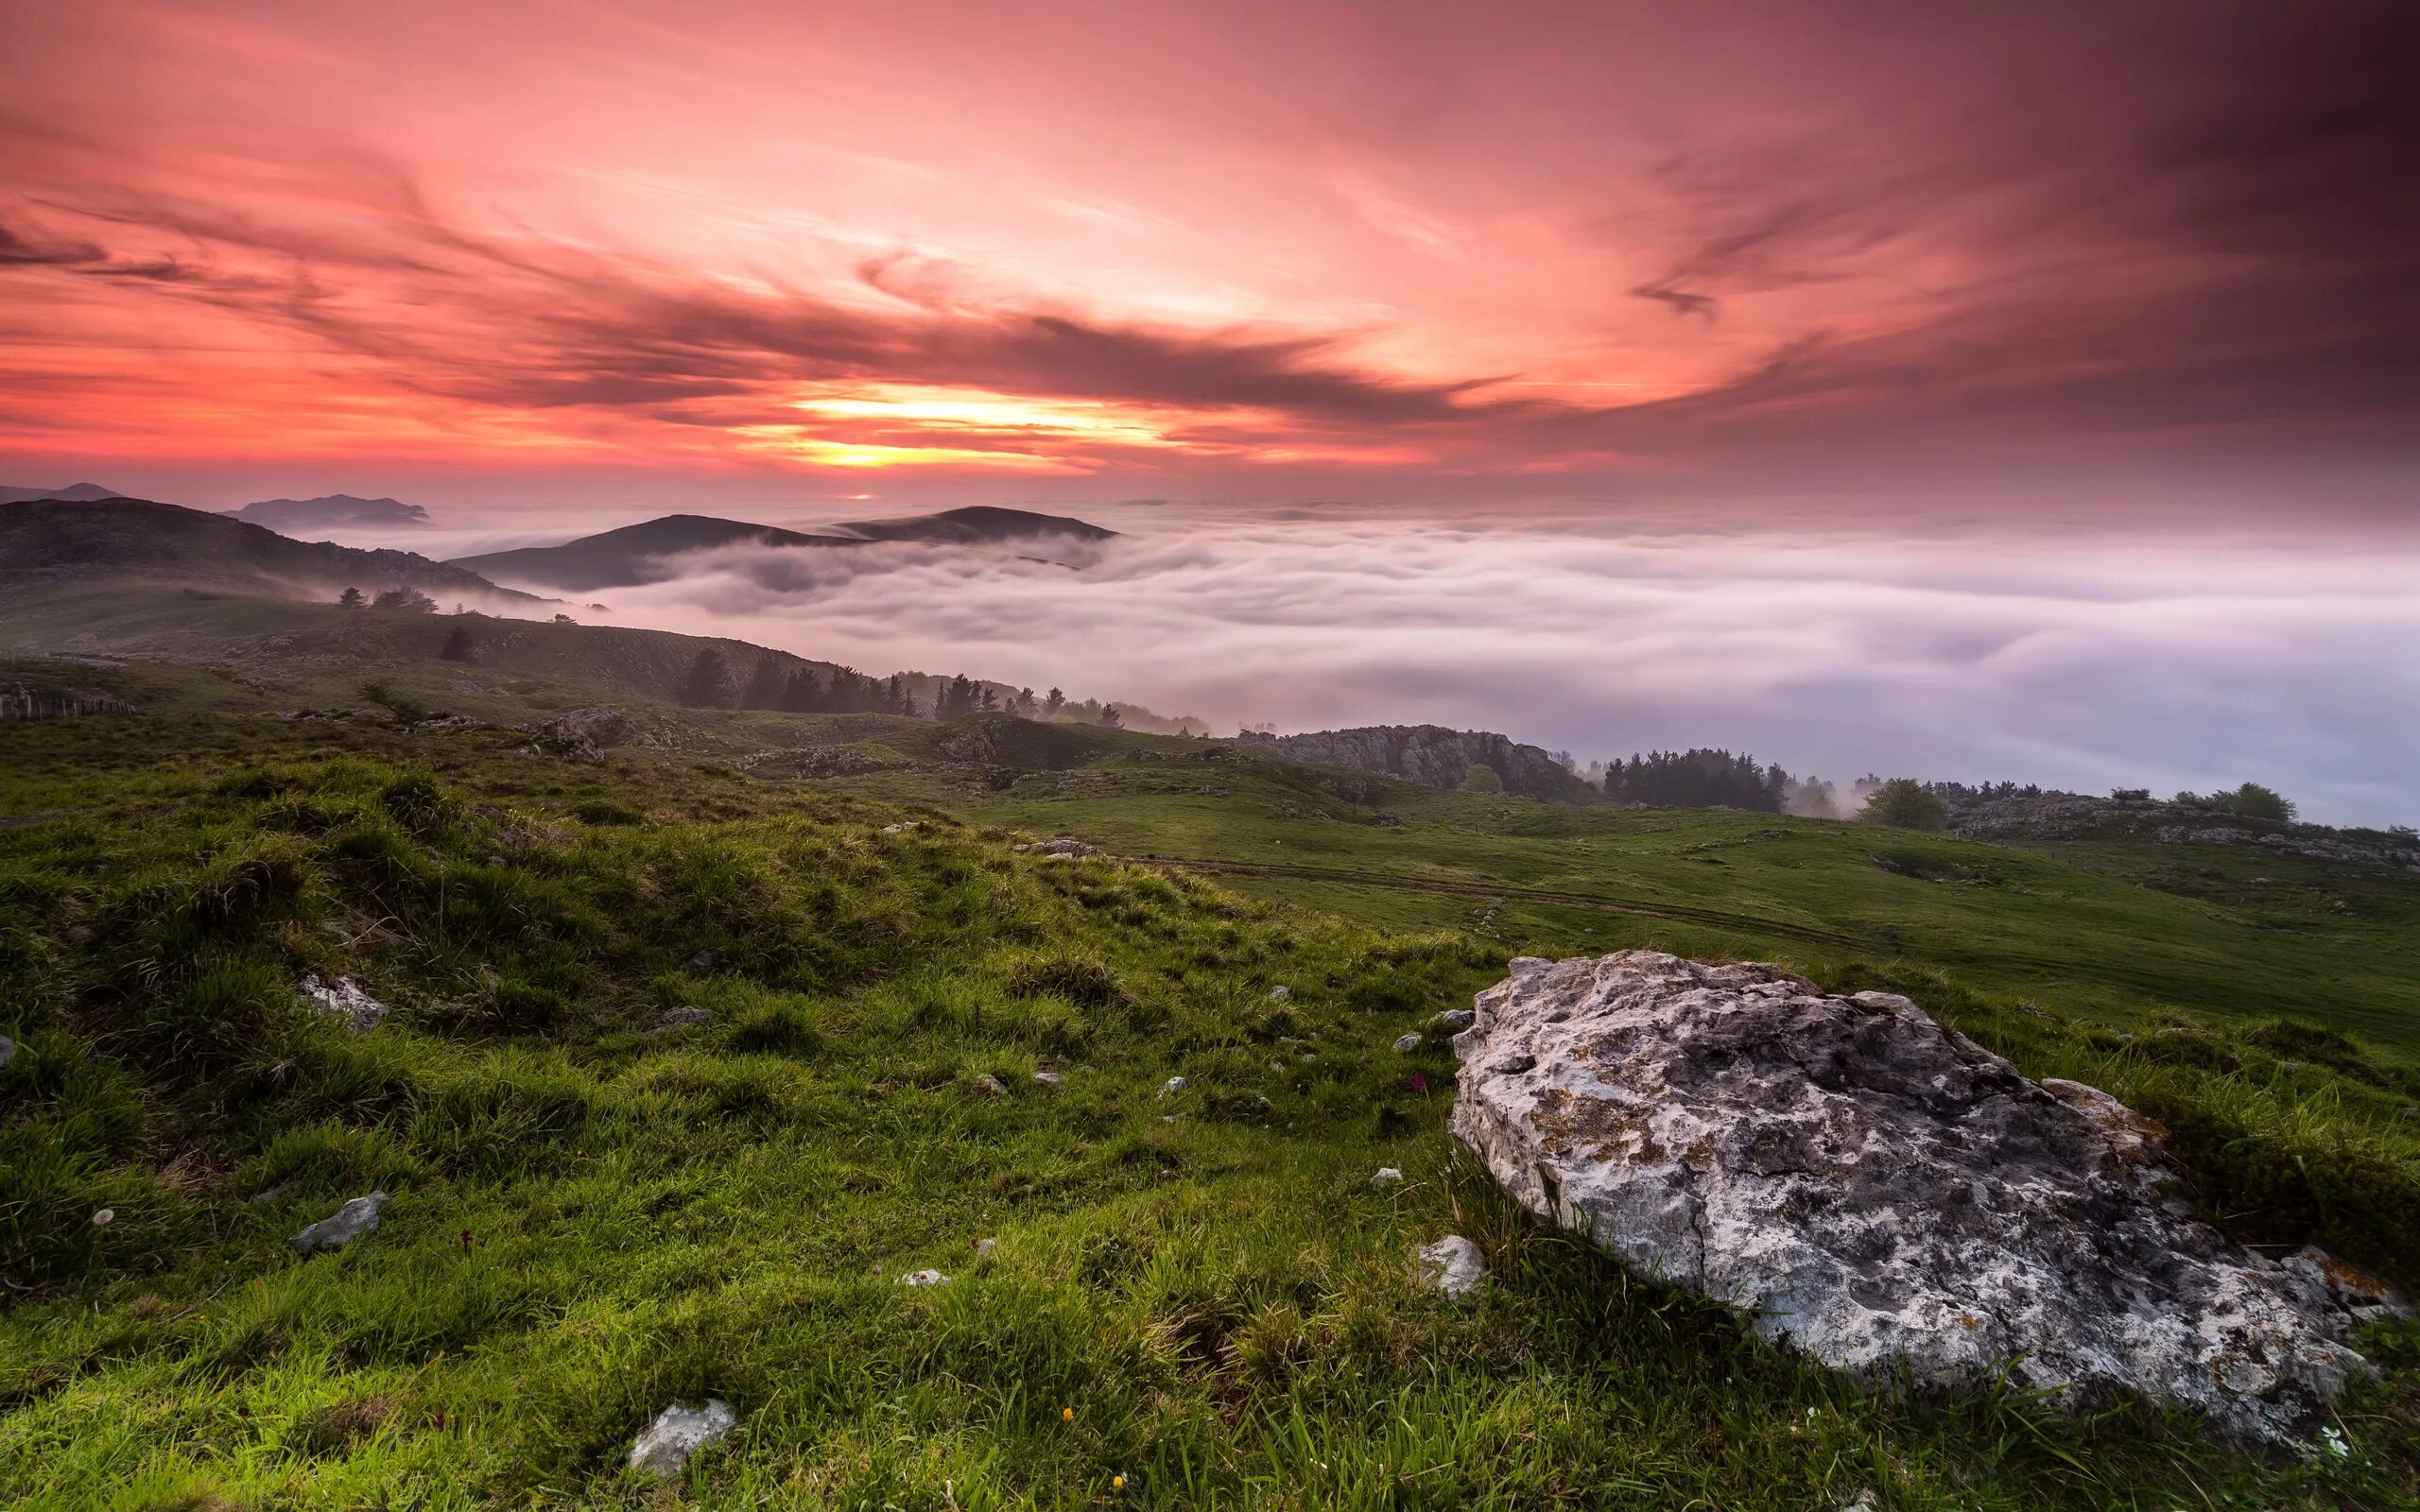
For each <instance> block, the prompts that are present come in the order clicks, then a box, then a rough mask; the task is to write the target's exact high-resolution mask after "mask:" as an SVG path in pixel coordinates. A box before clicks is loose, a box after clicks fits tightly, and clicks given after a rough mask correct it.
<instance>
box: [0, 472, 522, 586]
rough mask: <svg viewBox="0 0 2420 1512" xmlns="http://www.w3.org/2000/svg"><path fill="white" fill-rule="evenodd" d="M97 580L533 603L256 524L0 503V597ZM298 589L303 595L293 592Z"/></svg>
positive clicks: (434, 565)
mask: <svg viewBox="0 0 2420 1512" xmlns="http://www.w3.org/2000/svg"><path fill="white" fill-rule="evenodd" d="M107 577H173V578H176V579H178V580H180V581H182V582H185V583H186V584H188V585H190V586H197V587H214V588H228V587H234V588H244V589H251V590H259V589H262V588H268V589H269V590H270V591H271V593H272V596H276V597H287V598H292V597H307V596H317V595H328V596H333V595H334V594H335V593H337V592H339V591H341V590H343V589H346V588H359V589H361V590H363V591H364V592H365V593H366V592H372V591H374V590H377V589H381V588H413V589H418V590H420V591H421V592H423V593H446V594H491V595H493V596H495V597H497V598H500V599H504V600H507V601H510V602H514V603H521V604H528V605H536V604H540V603H543V602H544V600H543V599H541V598H539V597H538V596H537V595H535V594H531V593H521V592H519V591H517V590H514V589H509V588H500V587H498V586H496V585H495V584H494V583H492V582H490V581H489V580H488V579H486V578H485V577H482V576H479V575H478V574H476V573H475V572H471V571H469V570H467V569H465V568H461V567H457V566H454V565H452V564H450V563H447V562H441V561H432V560H430V559H429V558H426V557H423V556H421V555H419V554H418V553H416V552H408V551H397V550H394V549H392V548H389V547H379V548H369V547H360V546H339V545H337V544H335V543H334V542H331V541H296V540H294V539H293V538H292V537H290V536H284V535H280V534H278V533H277V532H276V531H274V530H271V529H269V528H268V526H266V525H259V524H252V523H251V522H250V521H246V520H238V519H236V518H234V517H233V515H224V514H214V513H212V512H211V511H209V510H207V509H188V508H186V507H183V506H182V505H176V504H162V503H160V502H158V501H156V500H152V499H126V498H112V499H108V500H101V501H95V502H94V503H92V504H84V503H78V502H76V501H72V500H47V499H45V500H20V501H17V502H14V503H7V504H0V592H6V591H7V590H9V588H12V587H19V586H24V585H29V584H43V583H52V582H59V581H68V580H85V579H94V578H107ZM302 589H307V590H308V591H309V592H308V593H297V592H295V591H296V590H302Z"/></svg>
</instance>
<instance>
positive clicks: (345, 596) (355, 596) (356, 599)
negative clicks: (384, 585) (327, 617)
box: [337, 588, 361, 609]
mask: <svg viewBox="0 0 2420 1512" xmlns="http://www.w3.org/2000/svg"><path fill="white" fill-rule="evenodd" d="M337 603H339V604H342V605H343V606H344V607H345V608H347V609H359V608H360V607H361V590H360V589H358V588H348V589H346V590H345V591H344V592H343V593H338V594H337Z"/></svg>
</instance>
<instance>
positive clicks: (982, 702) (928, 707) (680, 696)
mask: <svg viewBox="0 0 2420 1512" xmlns="http://www.w3.org/2000/svg"><path fill="white" fill-rule="evenodd" d="M916 682H917V679H914V678H911V677H909V676H908V674H906V673H904V672H894V673H892V674H891V675H890V677H888V678H877V677H871V676H869V675H867V674H865V673H862V672H859V671H858V670H857V669H856V668H855V667H846V666H843V667H834V668H833V669H832V672H831V675H830V676H829V677H824V676H821V675H819V674H818V673H817V671H816V670H815V668H814V667H812V666H809V665H807V664H806V663H804V662H795V661H793V660H791V659H789V658H787V657H781V656H771V655H768V656H760V657H758V658H757V659H756V664H755V666H754V668H753V669H752V671H751V673H750V675H749V679H748V681H747V683H746V685H745V686H742V685H741V684H740V683H739V681H738V679H736V678H735V676H734V675H733V672H732V666H731V660H730V659H729V658H728V657H726V656H724V655H723V653H722V649H721V647H719V646H712V645H709V646H704V647H702V648H700V650H699V652H698V654H697V655H696V656H695V657H693V658H691V659H690V661H689V664H688V666H687V667H686V669H684V670H683V672H682V674H681V677H680V679H679V680H678V681H677V682H676V683H675V685H674V687H673V694H672V696H673V697H674V698H675V699H676V700H678V701H679V702H681V703H683V704H686V705H687V706H689V707H690V708H692V709H757V710H764V711H766V712H769V713H791V714H858V713H871V714H904V715H908V716H911V717H914V716H922V717H926V718H932V719H961V718H964V717H965V716H966V715H968V714H977V713H1007V714H1014V715H1016V716H1017V717H1018V718H1020V719H1069V720H1080V721H1081V722H1083V723H1086V724H1096V725H1106V726H1110V727H1113V728H1114V727H1115V726H1116V725H1117V724H1118V723H1119V720H1120V718H1121V715H1120V713H1119V711H1118V707H1117V705H1115V704H1114V703H1110V704H1105V703H1101V702H1100V701H1098V699H1093V698H1085V699H1081V700H1070V699H1069V698H1068V696H1066V695H1065V694H1064V693H1062V692H1060V691H1059V690H1058V689H1057V688H1052V689H1051V690H1050V691H1049V692H1047V693H1044V694H1039V695H1037V694H1036V693H1035V692H1034V691H1033V690H1032V689H1031V688H1019V689H1017V690H1016V691H1015V692H1013V693H1008V694H1003V693H1002V691H1001V690H1000V689H999V688H998V687H996V686H994V685H993V684H990V683H984V682H978V681H977V680H976V679H973V678H970V677H967V676H966V675H965V674H963V673H960V674H959V675H958V676H956V677H953V678H948V679H941V680H940V685H939V687H938V688H937V689H936V690H935V692H934V695H933V696H931V697H929V698H920V697H918V696H917V694H916Z"/></svg>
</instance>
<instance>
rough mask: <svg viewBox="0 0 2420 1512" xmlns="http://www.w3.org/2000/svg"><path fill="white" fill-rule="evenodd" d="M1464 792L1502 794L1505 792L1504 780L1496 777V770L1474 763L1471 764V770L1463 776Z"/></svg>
mask: <svg viewBox="0 0 2420 1512" xmlns="http://www.w3.org/2000/svg"><path fill="white" fill-rule="evenodd" d="M1462 791H1463V792H1465V793H1501V792H1503V791H1504V779H1503V778H1501V777H1498V776H1496V775H1495V767H1493V766H1490V765H1487V763H1485V762H1473V763H1471V765H1470V770H1468V771H1466V772H1464V773H1463V774H1462Z"/></svg>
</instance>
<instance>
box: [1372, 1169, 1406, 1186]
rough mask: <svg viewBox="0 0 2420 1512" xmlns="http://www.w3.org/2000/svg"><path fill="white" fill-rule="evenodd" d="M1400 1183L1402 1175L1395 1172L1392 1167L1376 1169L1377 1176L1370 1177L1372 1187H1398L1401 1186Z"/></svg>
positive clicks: (1399, 1172)
mask: <svg viewBox="0 0 2420 1512" xmlns="http://www.w3.org/2000/svg"><path fill="white" fill-rule="evenodd" d="M1402 1181H1403V1173H1402V1172H1401V1171H1398V1170H1396V1169H1395V1168H1394V1167H1393V1166H1392V1165H1382V1166H1380V1167H1378V1173H1377V1175H1375V1176H1374V1177H1370V1184H1371V1185H1372V1186H1374V1187H1392V1186H1398V1185H1400V1184H1402Z"/></svg>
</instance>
